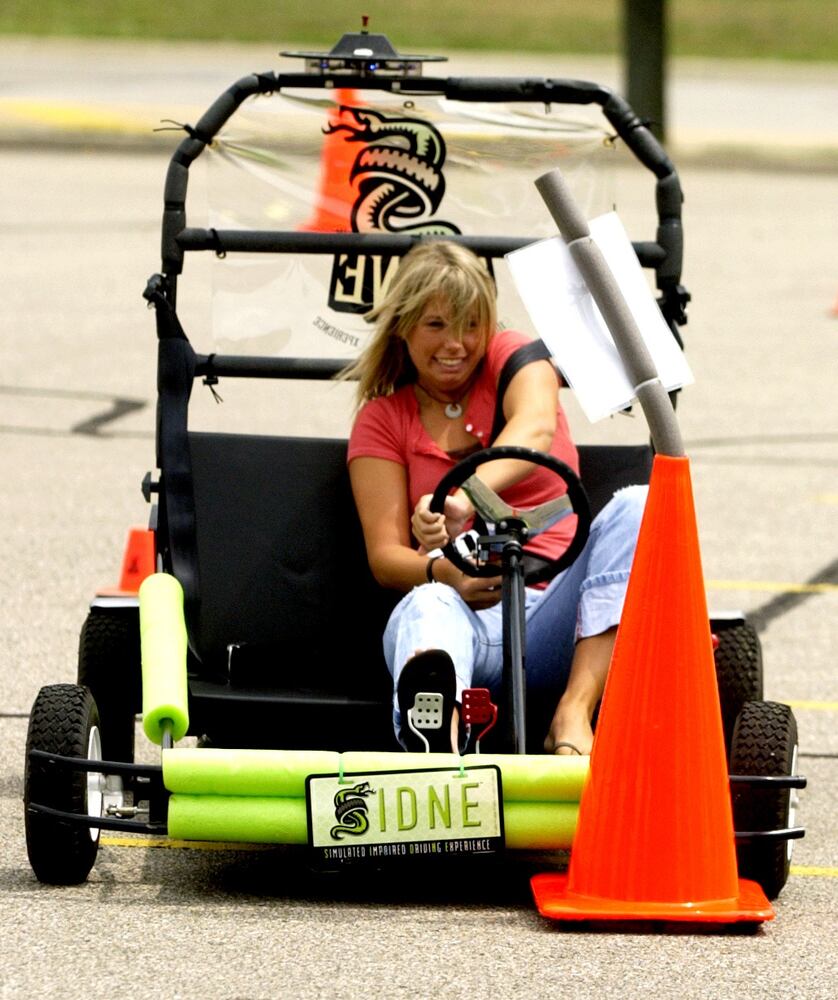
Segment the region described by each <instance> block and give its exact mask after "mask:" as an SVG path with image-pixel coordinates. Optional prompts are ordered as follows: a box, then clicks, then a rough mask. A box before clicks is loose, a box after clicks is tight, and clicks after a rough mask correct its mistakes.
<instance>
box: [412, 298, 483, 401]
mask: <svg viewBox="0 0 838 1000" xmlns="http://www.w3.org/2000/svg"><path fill="white" fill-rule="evenodd" d="M407 351H408V354H409V355H410V360H411V361H412V362H413V364H414V365H415V367H416V372H417V381H418V382H419V384H420V385H422V386H423V387H424V388H425V389H428V390H430V391H431V392H432V393H439V394H440V395H442V396H447V395H449V394H450V395H452V396H454V397H456V396H457V395H458V393H461V392H462V391H463V390H464V389H465V388H466V387H467V386H468V384H469V383H470V381H471V378H472V376H473V375H474V372H475V370H476V369H477V366H478V365H479V364H480V362H481V361H482V359H483V355H484V354H485V353H486V336H485V333H484V331H483V330H481V329H480V328H479V326H478V324H477V317H476V315H475V316H474V317H472V319H471V321H470V322H469V323H468V324H467V326H466V329H465V330H464V331H463V334H462V336H458V334H457V332H456V330H455V328H454V327H453V326H452V323H451V307H450V304H449V302H448V300H447V299H445V298H443V297H441V296H435V297H434V298H432V299H429V300H428V304H427V305H426V306H425V308H424V310H423V311H422V315H421V316H420V317H419V320H418V321H417V323H416V325H415V326H414V327H413V329H412V330H411V331H410V333H408V335H407Z"/></svg>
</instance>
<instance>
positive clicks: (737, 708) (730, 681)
mask: <svg viewBox="0 0 838 1000" xmlns="http://www.w3.org/2000/svg"><path fill="white" fill-rule="evenodd" d="M713 628H714V632H715V634H716V636H717V638H718V640H719V645H718V648H717V649H716V652H715V660H716V679H717V681H718V684H719V701H720V703H721V708H722V725H723V726H724V733H725V746H726V747H728V749H729V748H730V745H731V738H732V736H733V727H734V726H735V725H736V719H737V717H738V716H739V713H740V712H741V711H742V706H743V705H744V704H745V702H748V701H762V646H761V644H760V641H759V636H758V635H757V632H756V629H755V628H754V627H753V625H751V624H750V623H749V622H742V621H740V622H733V623H730V624H724V623H714V626H713Z"/></svg>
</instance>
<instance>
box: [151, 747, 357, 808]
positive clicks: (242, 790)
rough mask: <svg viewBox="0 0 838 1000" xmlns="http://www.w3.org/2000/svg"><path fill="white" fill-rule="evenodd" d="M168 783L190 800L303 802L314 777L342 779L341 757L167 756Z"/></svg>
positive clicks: (193, 752)
mask: <svg viewBox="0 0 838 1000" xmlns="http://www.w3.org/2000/svg"><path fill="white" fill-rule="evenodd" d="M162 756H163V784H164V785H165V786H166V788H168V790H169V791H170V792H185V793H187V794H190V795H234V796H236V795H261V796H266V797H273V796H275V797H279V798H291V799H304V798H305V794H306V777H307V776H308V775H309V774H337V773H338V770H339V767H340V754H338V753H334V752H332V751H327V750H224V749H220V748H215V747H201V748H197V747H196V748H192V747H175V748H173V749H171V750H164V751H163V754H162Z"/></svg>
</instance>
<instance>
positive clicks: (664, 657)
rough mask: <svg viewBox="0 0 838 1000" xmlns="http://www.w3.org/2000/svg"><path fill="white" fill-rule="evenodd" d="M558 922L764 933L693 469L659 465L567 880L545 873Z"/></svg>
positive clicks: (540, 899) (539, 878) (764, 905)
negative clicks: (723, 699)
mask: <svg viewBox="0 0 838 1000" xmlns="http://www.w3.org/2000/svg"><path fill="white" fill-rule="evenodd" d="M532 888H533V893H534V896H535V900H536V904H537V906H538V909H539V912H540V913H541V914H542V915H543V916H546V917H552V918H554V919H557V920H627V921H636V920H661V921H669V920H678V921H701V922H705V921H706V922H716V923H733V922H750V923H760V922H762V921H764V920H770V919H771V918H772V917H773V916H774V911H773V909H772V908H771V904H770V903H769V902H768V899H767V898H766V896H765V894H764V893H763V891H762V889H761V888H760V887H759V886H758V885H757V884H756V883H754V882H747V881H745V880H740V879H738V877H737V871H736V850H735V845H734V834H733V819H732V813H731V805H730V790H729V782H728V773H727V763H726V760H725V748H724V736H723V732H722V721H721V711H720V708H719V695H718V689H717V686H716V675H715V669H714V664H713V649H712V641H711V636H710V628H709V624H708V617H707V604H706V597H705V593H704V578H703V574H702V569H701V556H700V553H699V547H698V532H697V528H696V522H695V510H694V506H693V497H692V487H691V483H690V471H689V460H688V459H686V458H673V457H669V456H660V455H659V456H657V457H656V458H655V463H654V468H653V471H652V478H651V482H650V486H649V497H648V500H647V502H646V510H645V513H644V516H643V522H642V525H641V528H640V536H639V538H638V543H637V551H636V554H635V557H634V564H633V566H632V570H631V577H630V580H629V586H628V593H627V595H626V603H625V607H624V610H623V616H622V621H621V623H620V628H619V631H618V633H617V643H616V646H615V648H614V655H613V657H612V661H611V668H610V671H609V677H608V683H607V685H606V690H605V695H604V698H603V702H602V707H601V711H600V716H599V722H598V725H597V734H596V740H595V742H594V749H593V754H592V756H591V770H590V777H589V780H588V783H587V785H586V787H585V790H584V792H583V795H582V801H581V803H580V809H579V820H578V823H577V827H576V835H575V837H574V841H573V849H572V852H571V858H570V867H569V869H568V873H567V875H552V874H544V875H536V876H535V877H534V878H533V880H532Z"/></svg>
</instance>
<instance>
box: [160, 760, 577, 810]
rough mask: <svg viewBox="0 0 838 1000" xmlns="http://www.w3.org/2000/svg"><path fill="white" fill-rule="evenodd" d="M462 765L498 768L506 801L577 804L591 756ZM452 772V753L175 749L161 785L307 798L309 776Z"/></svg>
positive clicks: (455, 765)
mask: <svg viewBox="0 0 838 1000" xmlns="http://www.w3.org/2000/svg"><path fill="white" fill-rule="evenodd" d="M462 761H463V766H464V767H477V766H480V765H481V764H482V765H484V766H485V765H486V764H497V765H498V766H499V767H500V769H501V774H502V783H503V797H504V800H505V801H507V802H578V801H579V798H580V796H581V794H582V786H583V784H584V782H585V777H586V775H587V773H588V758H587V757H565V756H560V757H551V756H547V755H526V756H517V755H514V754H497V755H489V754H485V755H481V756H476V755H469V756H467V757H464V758H463V759H462ZM341 765H342V767H343V771H344V772H345V773H346V774H353V773H366V772H368V771H398V770H412V769H418V770H426V769H428V768H439V767H443V768H451V769H452V770H453V771H459V769H460V758H459V757H455V756H454V755H453V754H407V753H386V752H377V753H376V752H353V753H345V754H342V755H341V754H337V753H331V752H328V751H316V750H223V749H215V748H200V749H199V748H188V747H183V748H180V747H178V748H175V749H172V750H166V751H164V753H163V783H164V784H165V786H166V788H168V790H169V791H170V792H185V793H188V794H191V795H265V796H280V797H290V798H298V797H299V798H301V797H303V796H305V780H306V777H307V776H308V775H309V774H337V773H339V771H340V769H341Z"/></svg>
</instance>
